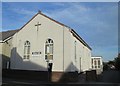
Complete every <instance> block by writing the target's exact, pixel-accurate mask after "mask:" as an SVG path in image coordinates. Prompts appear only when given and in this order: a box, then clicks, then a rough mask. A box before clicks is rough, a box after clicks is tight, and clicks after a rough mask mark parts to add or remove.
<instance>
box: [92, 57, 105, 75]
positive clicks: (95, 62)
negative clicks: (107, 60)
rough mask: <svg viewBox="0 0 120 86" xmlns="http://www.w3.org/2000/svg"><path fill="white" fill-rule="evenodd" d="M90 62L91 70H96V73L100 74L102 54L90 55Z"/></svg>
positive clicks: (101, 70)
mask: <svg viewBox="0 0 120 86" xmlns="http://www.w3.org/2000/svg"><path fill="white" fill-rule="evenodd" d="M91 63H92V70H96V73H97V74H101V73H102V72H103V60H102V56H92V57H91Z"/></svg>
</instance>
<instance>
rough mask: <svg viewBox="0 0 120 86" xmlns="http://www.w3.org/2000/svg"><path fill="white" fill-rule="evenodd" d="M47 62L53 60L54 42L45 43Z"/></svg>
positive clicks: (49, 40)
mask: <svg viewBox="0 0 120 86" xmlns="http://www.w3.org/2000/svg"><path fill="white" fill-rule="evenodd" d="M45 60H47V61H48V60H53V40H52V39H47V41H46V42H45Z"/></svg>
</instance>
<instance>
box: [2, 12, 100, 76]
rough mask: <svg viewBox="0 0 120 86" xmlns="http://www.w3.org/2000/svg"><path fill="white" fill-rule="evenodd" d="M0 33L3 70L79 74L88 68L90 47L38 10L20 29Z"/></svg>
mask: <svg viewBox="0 0 120 86" xmlns="http://www.w3.org/2000/svg"><path fill="white" fill-rule="evenodd" d="M0 35H1V39H0V47H1V48H2V51H0V54H1V55H2V59H3V64H2V66H3V69H8V68H9V69H16V70H35V71H48V70H50V71H52V72H53V73H57V72H58V73H60V74H62V73H67V72H76V71H77V72H78V73H80V72H81V71H82V72H83V71H87V70H90V69H91V67H92V66H91V50H92V49H91V47H90V46H89V45H88V44H87V43H86V42H85V41H84V40H83V39H82V38H81V37H80V36H79V35H78V34H77V33H76V32H75V31H74V30H73V29H71V28H70V27H68V26H66V25H64V24H62V23H60V22H58V21H56V20H54V19H52V18H50V17H48V16H46V15H45V14H43V13H42V12H38V13H37V14H36V15H35V16H33V18H32V19H31V20H29V21H28V22H27V23H26V24H25V25H23V27H21V28H20V29H17V30H11V31H4V32H1V33H0ZM93 59H96V58H93ZM98 59H100V64H99V65H98V66H97V68H99V66H100V68H101V67H102V60H101V58H98ZM95 67H96V66H95ZM58 77H59V76H58Z"/></svg>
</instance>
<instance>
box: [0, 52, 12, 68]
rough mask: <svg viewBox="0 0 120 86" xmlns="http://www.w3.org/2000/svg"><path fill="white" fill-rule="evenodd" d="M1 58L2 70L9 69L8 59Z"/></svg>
mask: <svg viewBox="0 0 120 86" xmlns="http://www.w3.org/2000/svg"><path fill="white" fill-rule="evenodd" d="M1 56H2V69H8V68H10V57H8V56H5V55H3V54H2V55H1Z"/></svg>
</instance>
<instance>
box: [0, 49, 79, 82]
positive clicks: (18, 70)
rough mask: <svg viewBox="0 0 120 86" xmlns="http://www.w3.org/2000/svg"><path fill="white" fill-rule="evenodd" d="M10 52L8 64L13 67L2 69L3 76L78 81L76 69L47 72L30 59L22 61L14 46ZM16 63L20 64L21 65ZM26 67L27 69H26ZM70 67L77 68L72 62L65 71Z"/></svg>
mask: <svg viewBox="0 0 120 86" xmlns="http://www.w3.org/2000/svg"><path fill="white" fill-rule="evenodd" d="M11 54H12V57H11V58H10V60H11V63H10V64H11V66H12V67H13V68H14V69H12V70H11V69H9V70H4V69H3V74H2V76H3V77H9V78H15V79H27V80H29V79H32V80H41V81H52V82H69V81H73V82H75V81H78V72H77V71H76V72H75V71H73V72H59V71H57V72H56V71H52V72H49V71H48V69H47V68H45V67H43V66H41V65H38V64H36V63H33V62H31V61H24V60H23V58H22V57H21V56H20V55H19V54H18V53H17V51H16V48H13V49H12V53H11ZM13 59H14V60H13ZM18 64H22V66H21V65H18ZM46 65H47V63H46ZM53 65H55V64H53ZM26 68H27V69H29V70H26ZM71 68H74V69H75V70H78V69H77V68H76V67H75V65H74V64H73V63H70V65H69V66H68V68H67V69H66V70H65V71H67V70H68V69H71ZM30 69H33V70H30ZM36 69H37V70H36ZM43 70H45V71H43ZM3 80H4V79H3Z"/></svg>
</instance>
